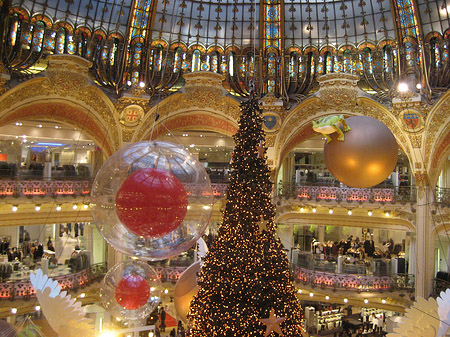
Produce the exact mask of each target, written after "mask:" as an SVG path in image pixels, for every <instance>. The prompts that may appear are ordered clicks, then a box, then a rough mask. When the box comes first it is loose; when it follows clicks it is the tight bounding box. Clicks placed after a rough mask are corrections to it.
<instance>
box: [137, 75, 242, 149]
mask: <svg viewBox="0 0 450 337" xmlns="http://www.w3.org/2000/svg"><path fill="white" fill-rule="evenodd" d="M197 74H199V75H200V74H201V72H199V73H197ZM194 88H195V89H192V88H190V89H189V90H187V92H186V93H179V94H174V95H171V96H169V97H168V98H166V99H165V100H164V101H162V102H161V103H160V104H159V105H157V106H154V107H153V108H152V109H151V110H150V111H149V112H148V113H147V114H146V115H145V117H144V119H143V121H142V123H141V125H140V126H139V128H138V129H137V130H136V132H135V133H134V136H133V139H132V141H141V140H144V139H149V137H150V133H151V130H152V128H153V124H154V120H155V115H156V113H158V115H159V116H160V117H159V120H158V124H157V125H156V128H155V130H154V131H153V137H152V138H153V139H154V138H155V132H156V135H158V134H160V131H158V130H159V129H160V128H161V127H162V128H164V126H163V124H162V123H164V125H166V126H167V127H168V128H169V129H171V128H176V129H181V128H187V127H191V126H192V127H198V128H199V127H202V128H209V129H210V130H213V131H217V132H220V133H225V134H227V135H232V134H234V133H235V132H236V131H237V128H238V124H237V122H238V119H239V116H240V108H239V102H238V101H236V100H234V99H233V98H231V97H226V96H222V90H220V89H218V88H214V87H208V86H201V87H194ZM166 123H169V124H166ZM159 124H161V125H159ZM169 126H170V127H169ZM164 130H165V131H163V132H167V130H166V129H165V128H164Z"/></svg>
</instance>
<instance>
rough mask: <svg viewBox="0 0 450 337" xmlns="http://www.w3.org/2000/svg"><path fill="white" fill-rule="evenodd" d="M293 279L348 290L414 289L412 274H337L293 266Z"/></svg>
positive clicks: (314, 285)
mask: <svg viewBox="0 0 450 337" xmlns="http://www.w3.org/2000/svg"><path fill="white" fill-rule="evenodd" d="M294 280H295V281H297V282H301V283H303V284H304V285H310V286H312V287H321V288H322V289H326V288H327V289H332V290H350V291H359V292H361V291H372V292H373V291H400V290H403V291H410V292H413V291H414V280H415V277H414V275H408V274H395V275H385V276H381V275H362V274H337V273H328V272H323V271H315V270H309V269H306V268H304V267H299V266H294Z"/></svg>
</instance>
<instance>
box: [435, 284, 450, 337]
mask: <svg viewBox="0 0 450 337" xmlns="http://www.w3.org/2000/svg"><path fill="white" fill-rule="evenodd" d="M437 303H438V313H439V319H440V320H441V322H440V325H439V331H438V334H437V337H441V336H445V334H446V332H447V331H448V329H449V328H450V289H447V290H446V291H445V292H444V291H443V292H441V295H440V296H439V297H438V298H437Z"/></svg>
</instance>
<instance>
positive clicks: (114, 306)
mask: <svg viewBox="0 0 450 337" xmlns="http://www.w3.org/2000/svg"><path fill="white" fill-rule="evenodd" d="M161 293H162V289H161V282H160V280H159V277H158V273H157V272H156V271H155V270H154V269H153V268H152V267H151V266H150V265H149V264H147V263H144V262H141V261H136V260H126V261H124V262H121V263H118V264H116V265H115V266H113V267H112V268H111V269H110V270H108V272H107V273H106V275H105V278H104V280H103V284H102V287H101V289H100V299H101V301H102V303H103V305H104V307H105V308H106V309H107V310H108V311H109V312H111V313H112V314H113V315H116V316H119V317H123V318H126V319H139V318H144V317H147V316H148V315H149V314H150V313H151V312H152V311H153V310H154V309H155V308H156V307H157V306H158V304H159V302H160V301H161Z"/></svg>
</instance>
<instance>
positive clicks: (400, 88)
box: [397, 82, 409, 93]
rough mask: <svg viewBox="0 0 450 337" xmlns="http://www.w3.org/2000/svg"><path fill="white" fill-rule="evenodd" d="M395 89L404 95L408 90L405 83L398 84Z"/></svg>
mask: <svg viewBox="0 0 450 337" xmlns="http://www.w3.org/2000/svg"><path fill="white" fill-rule="evenodd" d="M397 89H398V91H400V92H403V93H405V92H407V91H408V90H409V87H408V84H407V83H405V82H400V83H399V84H398V87H397Z"/></svg>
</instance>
